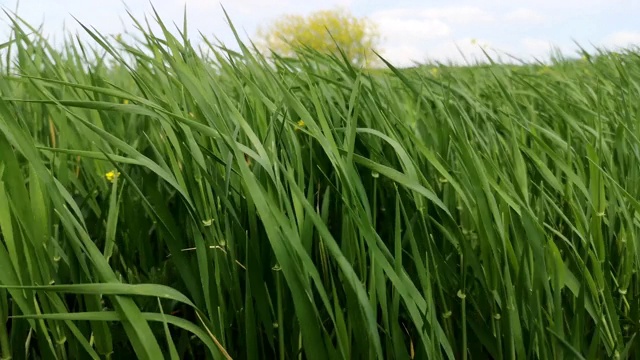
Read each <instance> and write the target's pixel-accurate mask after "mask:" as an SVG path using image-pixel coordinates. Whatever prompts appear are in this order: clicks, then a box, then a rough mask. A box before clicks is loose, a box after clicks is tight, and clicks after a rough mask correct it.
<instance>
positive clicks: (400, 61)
mask: <svg viewBox="0 0 640 360" xmlns="http://www.w3.org/2000/svg"><path fill="white" fill-rule="evenodd" d="M380 55H382V57H383V58H384V59H385V60H387V61H388V62H390V63H391V64H393V66H399V67H404V66H411V65H413V64H414V62H418V63H421V62H423V60H424V57H425V53H424V51H423V50H421V49H420V48H419V47H416V46H412V45H400V46H388V47H385V49H384V50H383V51H382V52H381V54H380Z"/></svg>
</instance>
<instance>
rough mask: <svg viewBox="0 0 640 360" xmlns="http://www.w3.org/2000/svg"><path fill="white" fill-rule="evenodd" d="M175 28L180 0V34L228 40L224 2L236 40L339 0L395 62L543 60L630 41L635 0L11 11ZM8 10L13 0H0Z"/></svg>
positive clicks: (99, 4) (113, 29)
mask: <svg viewBox="0 0 640 360" xmlns="http://www.w3.org/2000/svg"><path fill="white" fill-rule="evenodd" d="M151 4H153V7H155V9H156V10H157V11H158V13H159V15H160V17H161V18H162V20H163V21H164V22H165V23H168V24H172V23H175V24H176V25H178V26H182V23H183V15H184V9H185V6H186V11H187V19H188V25H189V28H190V37H191V38H192V40H194V42H197V40H198V39H199V38H200V33H201V34H204V35H206V36H207V37H211V38H212V39H213V38H217V39H219V40H220V41H222V42H223V43H225V45H227V46H228V47H230V48H237V45H236V43H235V40H234V38H233V34H232V32H231V29H230V27H229V25H228V23H227V21H226V18H225V16H224V13H223V11H222V7H224V8H225V9H226V10H227V12H228V14H229V16H230V18H231V21H232V22H233V24H234V26H235V27H236V28H237V29H238V30H239V31H240V33H241V35H242V38H243V41H244V40H247V39H248V38H249V37H253V36H254V35H255V33H256V30H257V29H258V28H259V27H261V26H268V25H269V23H270V22H272V21H273V20H275V19H277V18H278V17H279V16H281V15H283V14H302V15H305V14H309V13H310V12H312V11H316V10H324V9H331V8H335V7H336V6H341V7H344V8H347V9H349V10H350V11H351V13H352V14H354V15H356V16H358V17H367V18H369V19H371V20H373V21H374V22H375V23H376V24H377V25H378V29H379V32H380V34H381V36H382V41H381V44H380V48H381V54H382V56H383V57H384V58H385V59H386V60H388V61H390V62H391V63H392V64H394V65H396V66H411V65H413V64H415V63H424V62H430V61H439V62H455V63H458V64H464V63H465V62H473V61H474V60H478V59H479V60H482V59H483V58H484V59H486V58H485V55H484V53H483V50H482V49H485V50H486V51H487V52H488V53H489V55H491V57H492V58H494V59H496V60H501V61H515V60H514V59H521V60H524V61H535V60H545V59H548V57H549V55H550V54H551V52H552V50H553V51H560V52H561V53H562V54H564V55H565V56H578V55H577V50H578V49H579V48H578V46H580V47H582V48H584V49H586V50H587V51H590V52H593V51H594V50H595V49H596V48H599V49H602V48H606V49H611V50H614V49H618V48H621V47H622V48H627V47H630V46H639V45H640V22H639V21H638V20H637V16H638V15H640V1H639V0H529V1H523V0H509V1H505V0H475V1H455V0H453V1H418V0H394V1H383V0H327V1H320V0H233V1H230V0H216V1H208V0H130V1H126V2H125V1H112V0H99V1H97V0H21V1H20V2H19V4H18V15H19V16H20V17H22V18H23V19H24V20H26V21H27V22H28V23H29V24H31V25H33V26H40V25H43V29H44V33H45V34H47V35H48V36H50V37H51V38H52V39H60V38H61V37H62V35H63V34H64V31H66V32H73V33H75V32H79V33H82V32H83V30H82V29H81V27H80V26H79V25H78V23H77V22H76V20H74V17H75V18H76V19H77V20H78V21H80V22H81V23H83V24H85V25H89V26H93V27H95V28H96V29H97V30H98V31H100V32H101V33H103V34H117V33H121V32H123V31H124V30H125V29H126V30H129V31H132V30H133V31H135V29H134V27H133V25H132V21H131V20H130V19H129V15H128V14H127V12H126V9H128V10H129V12H130V13H131V14H132V15H133V16H134V17H135V18H136V19H138V20H143V19H144V17H145V16H148V17H149V18H150V19H151V18H152V15H153V13H152V7H151ZM0 6H1V7H3V9H5V10H9V11H14V10H15V9H16V0H0ZM8 20H9V18H8V17H7V16H6V15H4V13H3V14H2V15H1V16H0V43H2V42H5V41H6V40H7V39H8V36H9V35H8V34H9V30H8V29H9V25H8Z"/></svg>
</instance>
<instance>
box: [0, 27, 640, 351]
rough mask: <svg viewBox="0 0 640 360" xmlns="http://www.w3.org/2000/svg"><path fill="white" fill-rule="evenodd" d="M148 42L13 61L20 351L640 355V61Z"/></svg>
mask: <svg viewBox="0 0 640 360" xmlns="http://www.w3.org/2000/svg"><path fill="white" fill-rule="evenodd" d="M157 21H158V23H159V24H160V25H162V23H161V22H160V21H159V19H157ZM138 26H139V31H138V39H137V40H136V41H134V42H129V43H126V42H124V41H122V40H121V39H111V38H107V37H103V36H102V35H100V34H98V33H95V32H93V31H91V30H89V29H87V31H88V32H89V33H90V34H91V36H92V37H93V39H94V40H95V41H94V43H92V44H89V43H85V42H79V41H76V40H74V39H73V38H69V40H68V41H67V42H66V46H65V47H64V48H63V49H62V50H60V51H59V50H56V49H54V48H52V47H51V46H50V45H49V44H48V43H47V42H46V41H45V40H44V39H42V38H40V37H39V35H38V32H37V31H36V30H35V29H31V28H29V27H28V26H27V25H26V24H19V23H17V22H16V24H15V31H14V33H13V38H12V39H11V41H10V42H8V43H6V44H4V45H3V50H2V51H3V52H4V55H5V56H3V57H2V59H3V60H2V61H3V62H2V79H1V81H0V94H2V98H1V100H0V205H1V206H0V231H1V233H0V239H1V241H0V285H1V287H0V319H1V323H2V325H3V326H0V351H1V352H2V358H3V359H8V358H13V359H27V358H29V359H71V358H74V359H75V358H78V359H84V358H93V359H107V358H128V357H137V358H140V359H160V358H171V359H179V358H199V359H201V358H216V359H224V358H238V359H245V358H246V359H258V358H277V359H292V358H304V359H328V358H346V359H361V358H362V359H365V358H366V359H374V358H376V359H382V358H394V359H409V358H415V359H425V358H428V359H467V358H473V359H486V358H495V359H516V358H517V359H550V358H558V359H559V358H578V359H580V358H588V359H602V358H621V359H627V358H630V357H635V356H637V355H638V354H639V350H640V349H639V348H638V342H637V340H636V335H637V333H638V330H639V329H638V327H639V324H640V322H639V321H640V318H639V317H640V313H639V309H640V307H639V299H640V296H639V295H640V294H639V292H640V287H639V285H640V282H639V279H638V272H637V270H638V265H639V262H638V260H639V255H640V247H639V246H638V239H639V233H638V230H639V225H638V221H639V219H640V216H639V214H640V202H639V201H638V199H640V182H639V181H640V180H639V179H640V173H639V172H640V168H639V167H638V166H637V164H638V162H639V160H640V159H639V157H640V151H639V145H640V141H639V140H638V135H639V134H640V128H639V126H638V117H639V114H640V103H639V102H638V101H636V99H638V97H639V96H640V56H639V54H640V53H639V52H638V51H627V52H622V53H604V52H603V53H599V54H597V56H596V55H593V56H587V55H586V54H585V56H586V59H585V60H581V61H566V60H563V59H556V60H555V62H554V64H553V65H552V66H543V65H528V66H519V67H507V66H502V65H494V64H489V65H486V66H478V67H474V68H445V67H423V68H416V69H412V70H399V69H395V68H393V67H391V66H389V67H388V70H387V71H381V72H363V71H361V70H359V69H358V68H355V67H352V65H351V63H350V61H349V60H348V59H346V58H343V57H341V56H337V55H327V54H322V53H319V52H314V51H312V50H309V49H307V50H299V53H298V55H299V56H296V57H295V59H291V58H284V57H278V56H276V57H274V58H273V59H272V62H267V60H265V58H264V57H261V56H257V55H254V52H253V51H252V50H250V49H247V48H245V47H242V50H241V52H235V51H231V50H228V49H226V48H224V47H222V48H220V47H216V46H214V44H209V45H210V46H209V52H207V53H198V52H196V51H195V50H194V49H193V48H192V47H191V45H190V43H189V41H188V39H187V38H186V37H185V36H184V34H186V29H182V31H181V32H180V34H179V35H178V36H177V37H174V36H172V35H171V34H170V33H169V31H168V30H167V29H166V28H165V27H164V25H162V29H163V31H162V32H161V33H160V34H154V33H152V32H151V31H150V30H148V28H147V27H145V25H144V24H141V23H138Z"/></svg>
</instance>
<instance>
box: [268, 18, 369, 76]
mask: <svg viewBox="0 0 640 360" xmlns="http://www.w3.org/2000/svg"><path fill="white" fill-rule="evenodd" d="M258 38H259V39H260V40H261V42H260V46H261V47H262V48H263V50H267V51H270V52H274V53H277V54H278V55H282V56H295V50H296V48H297V47H299V46H308V47H310V48H313V49H315V50H317V51H320V52H328V53H333V54H338V48H340V49H341V50H342V51H343V52H344V53H345V54H346V56H347V57H348V58H349V60H350V61H351V62H352V63H353V64H355V65H368V64H371V63H372V62H375V59H376V55H375V54H374V53H373V51H374V50H377V46H378V41H379V35H378V32H377V27H376V25H375V24H374V23H373V22H371V21H370V20H369V19H367V18H358V17H355V16H353V15H352V14H351V13H350V12H349V11H348V10H346V9H342V8H336V9H333V10H322V11H317V12H314V13H311V14H309V15H308V16H303V15H284V16H282V17H281V18H279V19H277V20H276V21H274V22H273V23H272V24H270V26H269V27H268V28H267V29H261V30H259V31H258Z"/></svg>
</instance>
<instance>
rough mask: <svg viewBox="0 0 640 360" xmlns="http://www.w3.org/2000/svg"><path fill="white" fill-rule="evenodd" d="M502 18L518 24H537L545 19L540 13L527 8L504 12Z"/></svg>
mask: <svg viewBox="0 0 640 360" xmlns="http://www.w3.org/2000/svg"><path fill="white" fill-rule="evenodd" d="M504 18H505V20H506V21H508V22H513V23H518V24H539V23H542V22H544V20H545V17H544V16H543V15H542V14H540V13H539V12H537V11H535V10H532V9H527V8H519V9H516V10H513V11H511V12H508V13H507V14H505V16H504Z"/></svg>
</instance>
